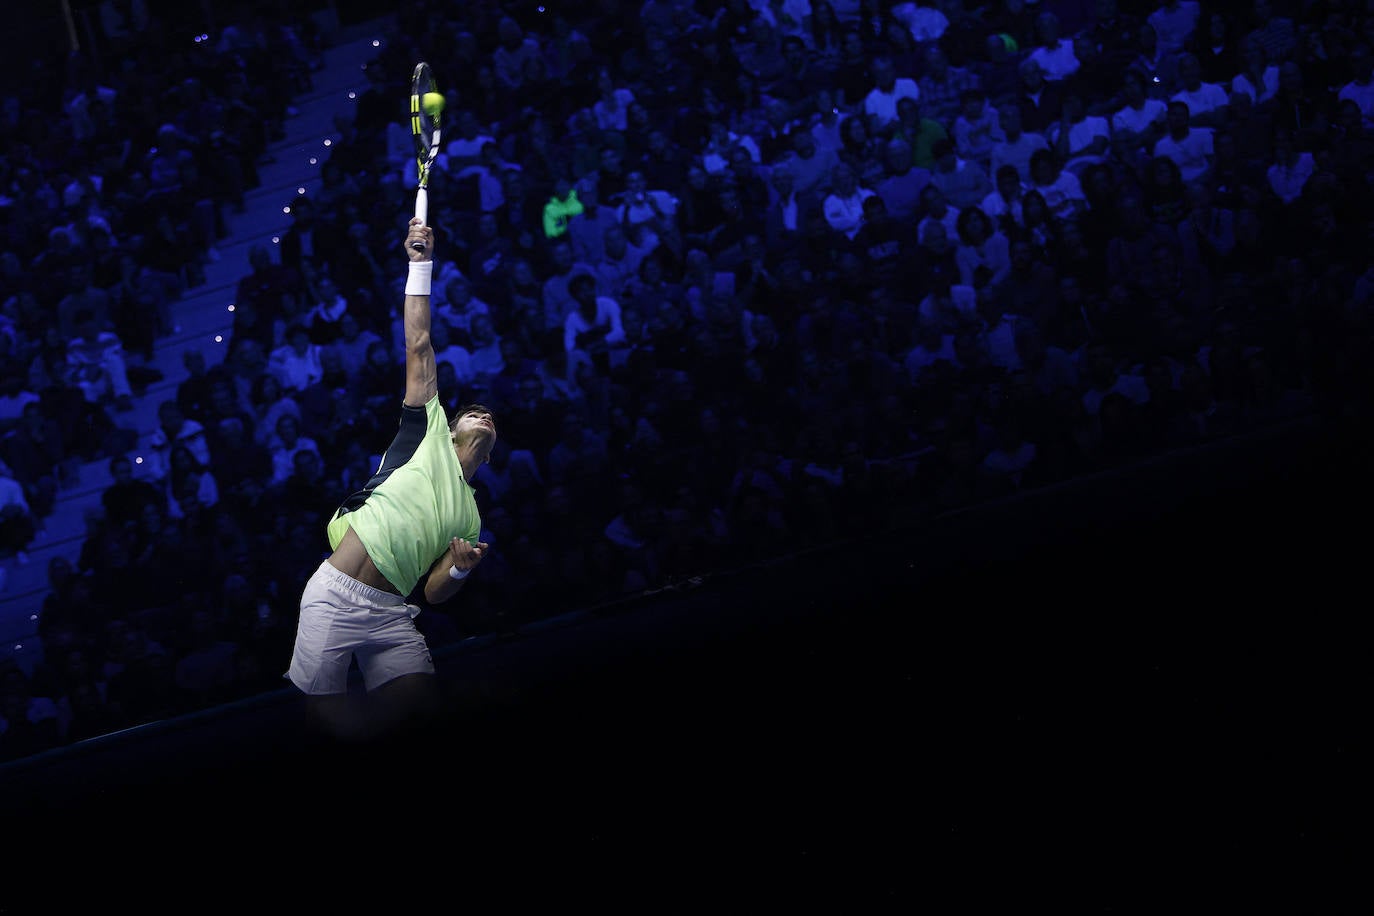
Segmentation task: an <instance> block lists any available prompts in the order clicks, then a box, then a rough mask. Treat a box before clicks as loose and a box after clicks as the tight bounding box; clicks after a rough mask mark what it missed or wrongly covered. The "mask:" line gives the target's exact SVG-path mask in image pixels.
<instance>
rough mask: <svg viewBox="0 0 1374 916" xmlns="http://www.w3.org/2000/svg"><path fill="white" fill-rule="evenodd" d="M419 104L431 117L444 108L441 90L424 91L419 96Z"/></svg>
mask: <svg viewBox="0 0 1374 916" xmlns="http://www.w3.org/2000/svg"><path fill="white" fill-rule="evenodd" d="M420 105H421V106H422V107H423V108H424V110H425V114H427V115H429V116H431V117H433V116H435V115H437V114H438V113H439V112H441V111H443V110H444V95H443V93H441V92H426V93H425V94H424V95H422V96H420Z"/></svg>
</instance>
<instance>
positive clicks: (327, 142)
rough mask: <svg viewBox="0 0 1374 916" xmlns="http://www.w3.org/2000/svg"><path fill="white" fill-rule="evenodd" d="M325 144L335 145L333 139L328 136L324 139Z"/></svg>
mask: <svg viewBox="0 0 1374 916" xmlns="http://www.w3.org/2000/svg"><path fill="white" fill-rule="evenodd" d="M324 145H325V146H333V145H334V141H333V140H330V139H329V138H328V137H326V138H325V140H324Z"/></svg>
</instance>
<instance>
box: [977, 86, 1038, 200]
mask: <svg viewBox="0 0 1374 916" xmlns="http://www.w3.org/2000/svg"><path fill="white" fill-rule="evenodd" d="M997 123H998V126H999V127H1000V128H1001V133H1002V138H1001V139H1000V140H994V141H993V144H992V150H991V152H990V153H989V154H988V174H990V175H992V176H993V177H994V178H996V176H997V173H998V172H999V171H1000V170H1001V169H1002V167H1003V166H1007V165H1009V166H1012V167H1013V168H1015V169H1016V173H1017V175H1018V176H1019V177H1020V179H1021V181H1022V182H1023V183H1028V182H1029V181H1030V180H1031V176H1030V158H1031V154H1033V153H1034V152H1035V151H1036V150H1041V149H1049V141H1048V140H1046V139H1045V138H1044V136H1042V135H1041V134H1038V133H1029V132H1027V131H1025V130H1024V129H1023V127H1022V121H1021V107H1020V106H1019V105H1017V104H1015V103H1008V104H1005V105H1002V106H1001V107H1000V108H998V109H997Z"/></svg>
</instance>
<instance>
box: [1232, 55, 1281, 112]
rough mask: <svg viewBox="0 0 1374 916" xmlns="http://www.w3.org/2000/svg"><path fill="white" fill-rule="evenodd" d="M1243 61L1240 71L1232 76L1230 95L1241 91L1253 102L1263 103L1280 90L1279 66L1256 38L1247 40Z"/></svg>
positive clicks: (1256, 103)
mask: <svg viewBox="0 0 1374 916" xmlns="http://www.w3.org/2000/svg"><path fill="white" fill-rule="evenodd" d="M1241 61H1242V65H1241V69H1240V72H1239V73H1237V74H1235V75H1234V76H1233V77H1232V78H1231V87H1230V88H1231V92H1230V96H1234V95H1235V94H1236V93H1240V94H1242V95H1245V96H1248V97H1249V99H1250V102H1251V104H1254V105H1263V104H1264V103H1265V102H1268V101H1269V100H1270V99H1272V98H1273V97H1274V95H1275V93H1277V92H1278V91H1279V68H1278V66H1277V65H1276V64H1275V63H1274V62H1273V61H1271V60H1270V59H1269V56H1268V54H1267V53H1266V52H1265V50H1264V45H1262V44H1260V43H1259V42H1258V41H1256V40H1247V41H1246V42H1245V45H1244V48H1243V49H1242V50H1241ZM1230 96H1228V98H1229V97H1230Z"/></svg>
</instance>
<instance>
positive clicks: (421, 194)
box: [410, 188, 429, 251]
mask: <svg viewBox="0 0 1374 916" xmlns="http://www.w3.org/2000/svg"><path fill="white" fill-rule="evenodd" d="M415 218H416V219H418V220H419V221H420V225H422V226H423V225H425V221H426V220H427V219H428V218H429V192H428V191H426V190H425V189H424V188H420V189H418V190H416V192H415ZM410 247H411V248H414V249H415V250H416V251H424V250H425V246H424V243H423V242H411V243H410Z"/></svg>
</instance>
